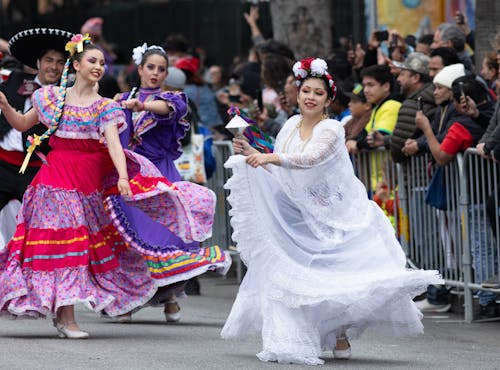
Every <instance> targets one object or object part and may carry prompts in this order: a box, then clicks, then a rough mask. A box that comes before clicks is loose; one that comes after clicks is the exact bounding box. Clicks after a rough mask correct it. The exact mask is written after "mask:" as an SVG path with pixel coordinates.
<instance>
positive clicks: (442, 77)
mask: <svg viewBox="0 0 500 370" xmlns="http://www.w3.org/2000/svg"><path fill="white" fill-rule="evenodd" d="M462 76H465V68H464V65H463V64H462V63H457V64H450V65H449V66H446V67H444V68H443V69H442V70H440V71H439V72H438V74H437V75H436V76H435V77H434V80H433V82H434V83H435V84H440V85H443V86H445V87H447V88H448V89H451V85H452V84H453V81H455V80H456V79H457V78H459V77H462Z"/></svg>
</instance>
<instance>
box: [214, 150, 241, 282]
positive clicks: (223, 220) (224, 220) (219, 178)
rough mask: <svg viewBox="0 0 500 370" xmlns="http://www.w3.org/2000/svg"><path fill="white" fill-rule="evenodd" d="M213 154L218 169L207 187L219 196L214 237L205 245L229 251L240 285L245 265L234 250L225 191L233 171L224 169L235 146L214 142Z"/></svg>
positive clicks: (227, 192) (226, 192) (226, 191)
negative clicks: (216, 246)
mask: <svg viewBox="0 0 500 370" xmlns="http://www.w3.org/2000/svg"><path fill="white" fill-rule="evenodd" d="M212 149H213V154H214V157H215V163H216V168H215V171H214V174H213V175H212V177H211V178H210V179H209V180H208V182H207V186H208V188H210V189H211V190H213V191H214V192H215V194H216V196H217V203H216V206H215V215H214V225H213V228H212V237H211V238H210V239H207V240H206V241H205V242H204V244H205V245H218V246H220V247H221V248H222V249H225V250H227V251H229V254H230V255H231V257H232V259H233V263H236V279H237V280H238V283H239V282H241V280H242V278H243V265H242V263H241V260H240V258H239V255H238V252H237V251H236V250H235V249H234V242H233V240H232V239H231V234H232V228H231V224H230V217H229V209H230V208H231V207H230V206H229V203H228V201H227V196H228V195H229V191H228V190H226V189H224V184H225V183H226V181H227V180H228V179H229V178H230V177H231V170H229V169H227V168H224V163H225V162H226V161H227V159H228V158H229V157H230V156H231V155H233V154H234V151H233V144H232V142H231V141H229V140H220V141H214V142H213V146H212Z"/></svg>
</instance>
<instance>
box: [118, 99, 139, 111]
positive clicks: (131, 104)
mask: <svg viewBox="0 0 500 370" xmlns="http://www.w3.org/2000/svg"><path fill="white" fill-rule="evenodd" d="M122 108H126V109H130V110H131V111H133V112H140V111H143V110H144V103H142V102H141V101H139V99H130V100H124V101H122Z"/></svg>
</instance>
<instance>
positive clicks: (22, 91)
mask: <svg viewBox="0 0 500 370" xmlns="http://www.w3.org/2000/svg"><path fill="white" fill-rule="evenodd" d="M40 87H42V86H41V85H39V84H38V83H37V82H35V81H31V80H24V81H23V83H22V84H21V86H20V87H19V89H18V90H17V93H18V94H19V95H23V96H31V94H33V92H34V91H35V90H38V89H39V88H40Z"/></svg>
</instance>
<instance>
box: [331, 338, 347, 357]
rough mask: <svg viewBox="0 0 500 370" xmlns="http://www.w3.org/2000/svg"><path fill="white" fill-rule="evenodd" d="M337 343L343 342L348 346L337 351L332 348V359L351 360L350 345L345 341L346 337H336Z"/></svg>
mask: <svg viewBox="0 0 500 370" xmlns="http://www.w3.org/2000/svg"><path fill="white" fill-rule="evenodd" d="M338 341H345V342H346V343H347V345H348V347H347V349H337V348H333V357H335V358H336V359H338V360H349V359H350V358H351V344H350V343H349V341H348V340H347V337H338V338H337V342H338Z"/></svg>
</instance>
